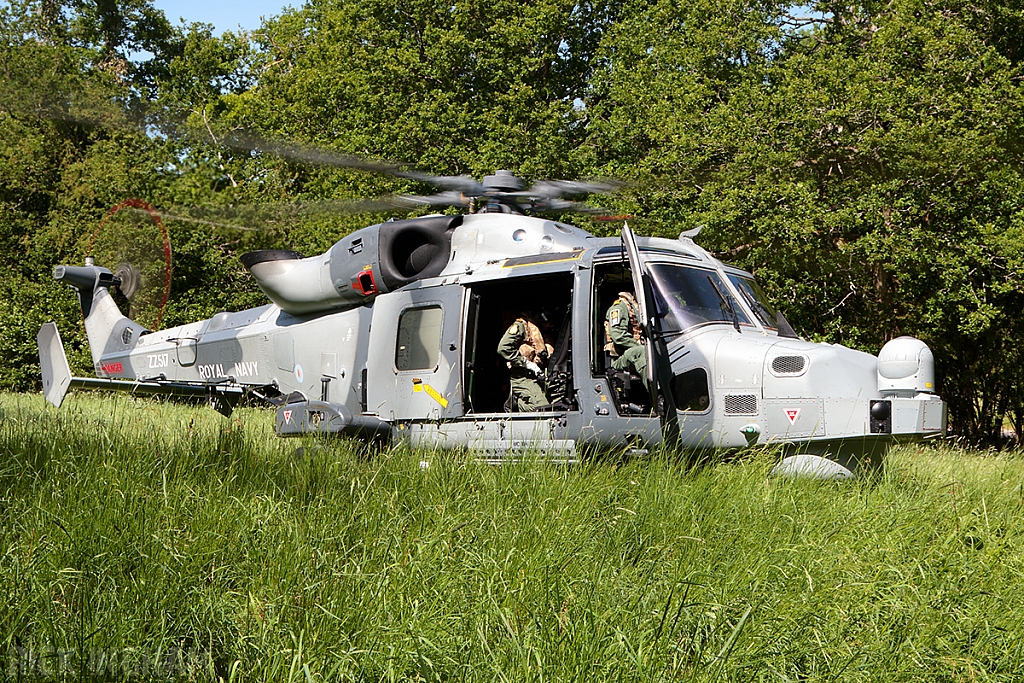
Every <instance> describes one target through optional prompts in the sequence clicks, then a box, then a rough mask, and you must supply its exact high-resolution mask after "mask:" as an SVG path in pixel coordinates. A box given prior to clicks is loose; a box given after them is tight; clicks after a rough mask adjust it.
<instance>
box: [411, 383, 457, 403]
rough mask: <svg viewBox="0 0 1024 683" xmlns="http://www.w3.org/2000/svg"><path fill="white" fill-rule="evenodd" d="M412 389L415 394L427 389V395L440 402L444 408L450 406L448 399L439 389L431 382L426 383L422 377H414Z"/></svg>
mask: <svg viewBox="0 0 1024 683" xmlns="http://www.w3.org/2000/svg"><path fill="white" fill-rule="evenodd" d="M412 391H413V393H414V394H422V393H423V392H424V391H425V392H427V396H429V397H430V398H432V399H434V400H435V401H437V402H438V403H440V404H441V407H442V408H447V407H448V399H446V398H445V397H444V396H442V395H441V394H440V392H438V390H437V389H435V388H434V387H432V386H430V385H429V384H426V383H425V382H424V381H423V380H421V379H414V380H413V381H412Z"/></svg>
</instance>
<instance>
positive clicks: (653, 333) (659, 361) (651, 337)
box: [622, 225, 679, 444]
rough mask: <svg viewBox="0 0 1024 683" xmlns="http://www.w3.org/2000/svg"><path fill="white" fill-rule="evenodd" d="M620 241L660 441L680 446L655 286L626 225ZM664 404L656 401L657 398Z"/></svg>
mask: <svg viewBox="0 0 1024 683" xmlns="http://www.w3.org/2000/svg"><path fill="white" fill-rule="evenodd" d="M622 242H623V244H625V245H626V254H627V255H628V256H629V269H630V272H631V273H632V275H633V287H634V291H635V292H636V300H637V304H638V305H639V306H640V317H641V319H642V320H641V321H640V325H641V326H642V328H643V331H644V334H645V336H646V337H647V344H646V345H645V346H646V347H647V377H646V380H647V383H648V386H649V387H650V388H651V393H652V394H653V396H652V398H653V399H654V405H656V406H659V413H660V415H661V430H662V440H663V443H665V444H678V443H679V416H678V415H677V414H676V405H675V401H674V400H673V397H672V364H671V362H670V361H669V355H668V343H667V340H666V339H665V334H664V332H663V330H662V328H661V319H662V315H661V312H660V310H659V307H658V300H657V298H656V297H655V296H654V287H653V284H652V281H651V277H650V274H649V272H648V270H647V264H646V263H645V261H644V259H643V256H642V255H641V254H640V249H639V248H638V247H637V246H636V238H635V236H634V235H633V231H632V230H631V229H630V228H629V225H623V226H622ZM659 397H660V398H661V399H662V401H663V402H659V401H658V398H659Z"/></svg>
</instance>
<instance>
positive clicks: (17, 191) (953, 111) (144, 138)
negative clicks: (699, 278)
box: [0, 0, 1024, 442]
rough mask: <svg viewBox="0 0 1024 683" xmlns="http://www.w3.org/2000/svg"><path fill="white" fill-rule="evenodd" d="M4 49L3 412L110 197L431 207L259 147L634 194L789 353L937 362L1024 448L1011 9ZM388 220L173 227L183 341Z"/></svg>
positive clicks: (281, 21) (121, 36)
mask: <svg viewBox="0 0 1024 683" xmlns="http://www.w3.org/2000/svg"><path fill="white" fill-rule="evenodd" d="M795 12H800V13H803V14H805V15H806V16H794V13H795ZM0 32H2V34H3V43H4V44H3V45H2V46H0V74H2V78H3V84H2V89H0V131H2V132H0V136H2V137H0V155H2V158H3V162H2V163H0V217H2V218H0V248H2V249H3V253H5V254H11V255H12V256H13V257H12V258H8V259H6V260H5V262H4V263H2V264H0V267H2V268H3V281H4V284H3V288H4V291H3V292H0V294H2V295H3V300H4V302H5V303H4V307H3V308H0V317H2V318H3V323H2V324H3V325H4V328H3V329H4V332H3V335H5V336H4V338H3V350H2V353H3V354H4V355H3V357H2V358H0V365H2V370H0V373H2V374H0V385H2V386H4V387H10V388H22V389H25V388H29V387H31V386H32V385H33V383H34V381H35V380H34V379H33V378H34V377H35V376H36V375H35V369H34V367H33V363H34V362H35V361H34V350H33V349H32V348H31V346H32V344H31V343H30V342H31V336H32V335H30V334H29V335H27V336H26V335H24V334H23V335H21V336H18V335H19V334H20V333H14V332H12V331H11V330H14V329H20V328H21V326H22V325H25V326H27V327H32V328H33V329H34V326H35V325H36V322H37V318H40V316H43V315H47V316H50V315H53V316H58V317H63V318H65V319H67V318H69V317H73V316H74V314H75V313H74V311H73V309H72V310H70V311H69V310H68V309H67V308H66V307H63V304H56V303H54V302H55V301H56V300H57V299H60V298H61V296H60V295H58V292H57V291H55V290H54V288H53V287H52V285H51V284H49V283H47V277H46V276H47V273H48V270H49V267H50V266H52V265H53V264H54V263H56V262H58V261H62V260H64V261H66V260H69V259H72V260H74V259H77V258H78V257H79V253H78V250H80V242H81V239H82V235H83V234H86V233H88V232H89V231H90V230H91V229H92V227H93V226H95V224H96V221H97V220H98V219H99V217H100V216H101V215H102V213H103V212H104V211H105V210H106V209H107V208H109V206H111V205H112V204H114V203H115V202H117V201H119V200H120V199H123V198H125V197H126V196H140V197H142V198H144V199H146V200H147V201H150V202H152V203H154V204H157V205H158V206H161V207H164V208H166V207H170V208H175V207H193V208H194V207H202V206H211V207H220V209H221V210H223V209H224V207H226V206H237V205H246V204H251V203H257V204H258V203H264V204H265V203H281V202H296V201H299V202H309V201H317V200H324V199H340V198H354V197H372V196H375V195H379V194H383V193H388V192H394V191H410V190H411V191H421V190H423V189H424V188H417V187H415V186H413V185H410V183H408V182H407V181H399V180H396V179H393V178H386V177H378V176H374V175H372V174H367V173H364V172H358V171H352V170H340V169H336V168H331V167H329V166H324V165H321V164H316V163H305V162H303V160H302V155H301V154H298V155H292V156H291V157H288V158H286V157H281V156H275V155H271V154H267V153H260V152H253V151H252V150H251V149H248V148H246V147H245V145H241V146H240V145H237V144H232V141H237V140H238V139H239V135H243V136H245V135H253V134H258V135H259V136H260V137H262V138H265V139H270V140H280V141H295V142H301V143H304V144H307V145H312V146H316V147H319V148H326V149H329V150H332V151H336V152H341V153H349V154H358V155H361V156H364V157H369V158H376V159H390V160H399V161H403V162H407V163H409V164H411V165H413V166H415V167H417V168H420V169H422V170H425V171H429V172H435V173H445V174H461V173H469V174H473V175H476V176H478V177H479V176H481V175H483V174H485V173H489V172H492V171H493V170H494V169H495V168H509V169H511V170H514V171H516V172H518V173H520V174H521V175H524V176H526V177H531V178H539V177H549V178H550V177H586V176H596V175H611V176H617V177H624V178H627V179H630V180H632V181H633V185H632V186H631V187H630V189H628V190H627V191H625V192H623V193H622V194H621V195H620V196H618V197H616V198H615V199H614V200H613V201H614V202H615V203H616V206H615V208H617V209H620V210H622V211H628V212H631V213H634V214H635V215H636V216H637V219H636V221H637V225H638V226H639V227H640V229H641V230H642V231H643V232H647V233H649V234H661V235H664V236H670V237H674V236H675V235H676V234H678V232H679V231H680V230H681V229H686V228H691V227H694V226H696V225H705V226H706V227H707V229H706V230H705V231H704V232H703V233H702V235H701V239H702V241H703V242H704V244H705V246H707V247H709V248H710V249H712V250H713V251H715V252H716V253H717V254H718V255H720V256H721V257H723V258H724V259H726V260H731V261H735V262H738V263H739V264H741V265H743V266H745V267H748V268H750V269H751V270H753V271H754V272H755V273H756V274H757V275H758V276H759V278H760V279H761V280H762V281H763V283H764V284H765V285H766V287H767V289H769V290H770V293H771V294H772V295H773V296H774V298H775V299H776V300H777V301H778V302H779V303H780V304H781V305H782V307H783V308H784V309H785V310H786V312H787V315H788V316H789V318H790V319H791V321H792V322H793V323H794V324H795V325H796V327H797V328H798V330H800V331H801V332H802V333H803V334H804V335H806V336H809V337H812V338H814V339H820V340H826V341H833V342H842V343H845V344H848V345H851V346H855V347H858V348H863V349H865V350H869V351H872V352H874V351H877V349H878V347H879V346H881V344H883V343H884V342H885V341H886V340H888V339H890V338H893V337H895V336H899V335H901V334H912V335H916V336H919V337H921V338H922V339H924V340H925V341H926V342H928V344H929V345H930V346H931V347H932V349H933V350H934V351H935V353H936V359H937V367H938V371H939V373H938V374H939V381H940V386H939V389H940V393H941V394H942V396H943V397H944V398H945V399H946V400H947V401H948V402H949V405H950V410H951V417H952V425H953V429H954V431H955V432H956V433H958V434H960V435H962V436H964V437H965V438H967V439H969V440H971V441H972V442H984V441H988V442H995V441H997V440H998V438H999V434H1000V429H1001V428H1002V426H1003V424H1004V420H1010V421H1011V422H1012V423H1013V424H1014V426H1015V427H1016V429H1017V431H1018V433H1021V430H1022V429H1024V387H1022V386H1021V383H1020V381H1019V380H1018V379H1017V377H1016V367H1017V365H1018V364H1019V362H1020V361H1021V360H1022V359H1021V358H1020V355H1021V351H1020V349H1021V348H1022V344H1021V342H1022V341H1024V325H1022V323H1021V322H1020V320H1019V316H1018V315H1017V312H1018V311H1019V310H1020V309H1021V307H1022V305H1024V290H1022V283H1021V281H1020V273H1021V267H1022V265H1024V263H1022V261H1024V253H1022V250H1024V246H1022V245H1024V239H1022V238H1024V234H1022V232H1024V214H1022V206H1024V204H1022V201H1024V177H1022V171H1021V168H1022V166H1021V162H1022V160H1024V159H1022V139H1024V128H1022V125H1024V124H1022V121H1024V116H1022V114H1024V91H1022V88H1021V81H1022V76H1024V74H1022V71H1021V61H1022V58H1024V51H1022V48H1021V45H1024V12H1022V11H1021V10H1020V8H1019V7H1018V6H1017V5H1015V4H1013V3H1008V2H1006V1H1005V0H991V1H988V2H969V1H968V0H891V1H889V2H867V3H859V4H844V3H842V2H838V1H835V2H832V1H827V0H823V1H822V2H819V3H818V4H816V5H801V6H792V5H788V4H778V3H775V2H772V1H771V0H724V1H718V2H714V3H712V2H709V1H708V0H594V1H591V2H577V1H575V0H541V1H540V2H536V3H528V4H525V5H524V4H522V3H516V2H512V1H511V0H508V1H506V0H498V1H497V2H489V3H486V4H484V3H481V2H478V1H477V0H459V1H458V2H455V3H454V4H453V3H439V2H436V1H434V0H398V1H397V2H394V1H390V0H389V2H383V1H380V0H369V1H365V0H364V1H359V0H331V1H328V0H308V2H306V4H305V5H304V6H302V7H300V8H298V9H288V10H286V11H285V12H284V13H282V15H281V16H279V17H275V18H272V19H270V20H269V21H267V22H266V23H265V24H264V26H263V27H262V28H261V29H260V30H259V31H257V32H255V33H253V34H252V35H246V34H232V33H227V34H224V35H223V36H220V37H217V36H214V35H213V34H212V32H211V30H210V28H209V27H206V26H202V25H192V26H181V27H173V26H171V25H170V24H169V23H168V22H167V21H166V19H165V18H164V17H163V15H162V14H161V13H160V12H159V11H157V10H155V9H154V8H153V7H152V5H151V4H150V3H149V2H148V1H146V0H130V1H128V2H114V1H113V0H111V1H109V2H108V1H106V0H95V1H91V2H86V1H80V2H75V3H70V2H68V3H62V2H59V1H57V0H45V1H32V0H22V1H21V2H15V3H11V4H10V5H8V6H7V7H5V8H0ZM140 50H144V51H145V55H146V56H145V58H144V59H143V58H140V57H139V56H138V54H139V52H138V51H140ZM215 215H217V214H215ZM263 215H264V216H266V215H267V214H263ZM377 219H378V218H377V217H373V216H367V215H360V216H329V215H328V216H318V215H307V214H301V215H299V214H293V213H288V212H287V211H286V212H284V213H282V214H281V217H280V218H279V219H278V222H277V223H274V224H272V225H271V226H270V227H271V229H270V230H267V231H256V232H251V231H237V230H235V231H227V230H222V229H220V228H215V227H212V226H210V225H197V224H195V223H175V224H174V225H173V226H172V230H173V232H174V238H175V247H176V250H177V256H178V264H179V265H178V277H177V278H176V283H175V287H176V291H175V296H174V298H173V301H174V303H173V306H172V309H171V311H170V313H169V315H170V318H171V319H172V321H178V322H181V321H185V320H188V319H190V318H193V317H195V316H197V315H208V314H209V313H212V312H213V311H215V310H217V309H218V308H221V307H234V308H237V307H241V306H243V305H251V304H253V303H256V302H257V301H259V296H258V293H257V292H256V290H255V289H254V288H253V286H252V284H251V282H250V281H249V280H248V279H247V278H246V277H245V275H244V272H243V271H242V270H241V268H240V267H239V266H238V263H237V259H236V258H235V257H236V255H237V253H238V252H239V251H241V250H244V249H248V248H253V247H254V246H269V245H270V244H280V245H287V246H291V247H293V248H298V249H299V250H305V251H308V252H311V253H315V252H316V251H317V250H320V249H323V248H326V247H327V246H328V245H329V244H330V243H331V242H333V241H334V240H335V239H337V237H338V236H339V235H340V234H343V233H345V232H348V231H350V230H352V229H356V228H358V227H360V226H361V225H365V224H366V223H367V222H369V221H372V220H377ZM213 222H216V221H213ZM248 227H254V226H248ZM63 298H64V299H66V298H67V297H66V296H64V297H63ZM55 307H58V308H60V310H55ZM44 312H45V313H44ZM77 327H78V326H77V324H76V325H62V329H64V330H66V331H65V334H66V335H68V334H71V330H72V329H77ZM72 342H73V345H76V346H77V347H78V348H80V347H81V339H79V338H78V337H75V338H74V339H72ZM76 362H77V363H78V364H79V366H81V365H85V364H87V363H88V361H87V359H86V358H85V355H84V353H79V355H78V356H77V357H76Z"/></svg>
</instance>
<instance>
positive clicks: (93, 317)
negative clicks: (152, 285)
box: [53, 264, 149, 375]
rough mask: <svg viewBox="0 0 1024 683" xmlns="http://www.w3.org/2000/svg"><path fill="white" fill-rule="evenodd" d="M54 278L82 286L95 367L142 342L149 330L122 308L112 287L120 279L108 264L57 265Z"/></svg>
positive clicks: (81, 293) (81, 295)
mask: <svg viewBox="0 0 1024 683" xmlns="http://www.w3.org/2000/svg"><path fill="white" fill-rule="evenodd" d="M53 279H54V280H58V281H60V282H66V283H67V284H69V285H71V286H72V287H74V288H75V289H76V290H78V300H79V302H80V303H81V304H82V317H83V318H85V333H86V334H87V335H88V337H89V350H90V352H91V353H92V362H93V365H94V366H95V367H99V365H100V358H101V357H102V356H103V355H105V354H108V353H113V352H117V351H125V350H128V349H131V348H133V347H134V346H135V345H136V344H137V343H138V340H139V335H141V334H143V333H145V332H148V331H149V330H147V329H146V328H145V327H143V326H142V325H139V324H138V323H136V322H135V321H133V320H131V319H130V318H128V317H126V316H125V315H124V314H123V313H121V311H120V309H118V307H117V304H116V303H114V299H113V297H112V296H110V291H109V290H110V287H111V286H112V285H115V284H118V280H117V279H116V278H115V277H114V275H113V274H112V273H111V272H110V271H109V270H107V269H106V268H100V267H98V266H94V265H92V264H89V265H85V266H57V267H56V268H54V269H53ZM58 338H59V337H58ZM62 353H63V351H62ZM66 363H67V361H66V360H65V364H66ZM69 375H70V373H69Z"/></svg>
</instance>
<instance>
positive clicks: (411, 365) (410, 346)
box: [395, 306, 444, 372]
mask: <svg viewBox="0 0 1024 683" xmlns="http://www.w3.org/2000/svg"><path fill="white" fill-rule="evenodd" d="M443 319H444V316H443V314H442V311H441V307H440V306H423V307H420V308H408V309H406V310H405V311H403V312H402V315H401V317H400V318H399V319H398V344H397V345H396V347H395V367H396V368H397V369H398V370H399V371H400V372H401V371H405V370H432V369H433V368H435V367H436V366H437V356H438V353H439V351H440V348H441V323H442V321H443Z"/></svg>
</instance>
